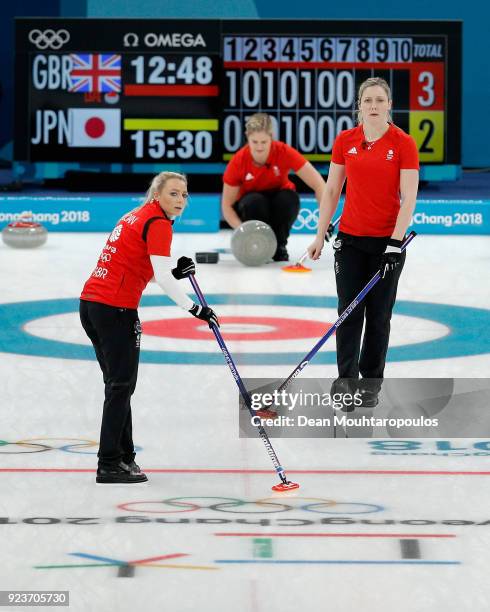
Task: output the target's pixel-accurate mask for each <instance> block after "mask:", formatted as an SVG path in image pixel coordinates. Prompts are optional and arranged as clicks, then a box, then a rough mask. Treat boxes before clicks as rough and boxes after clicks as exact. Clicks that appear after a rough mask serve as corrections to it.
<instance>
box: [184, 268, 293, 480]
mask: <svg viewBox="0 0 490 612" xmlns="http://www.w3.org/2000/svg"><path fill="white" fill-rule="evenodd" d="M189 280H190V282H191V285H192V288H193V289H194V291H195V293H196V295H197V297H198V299H199V302H200V303H201V306H204V307H207V302H206V298H205V297H204V294H203V293H202V291H201V289H200V287H199V285H198V283H197V281H196V279H195V278H194V275H191V276H189ZM211 329H212V330H213V333H214V337H215V338H216V341H217V342H218V344H219V347H220V349H221V351H222V353H223V355H224V356H225V360H226V363H227V364H228V367H229V368H230V370H231V373H232V374H233V378H234V379H235V382H236V384H237V386H238V389H239V390H240V393H241V394H242V397H243V399H244V400H245V404H246V406H247V408H248V410H249V412H250V414H251V416H255V413H254V411H253V409H252V400H251V398H250V394H249V393H248V391H247V389H246V388H245V385H244V384H243V381H242V379H241V377H240V375H239V374H238V370H237V368H236V365H235V362H234V361H233V358H232V356H231V355H230V352H229V350H228V348H227V346H226V344H225V341H224V340H223V337H222V335H221V333H220V331H219V329H218V328H217V327H216V326H215V325H213V326H212V327H211ZM257 429H258V432H259V435H260V437H261V438H262V441H263V442H264V444H265V447H266V450H267V454H268V455H269V457H270V458H271V460H272V463H273V464H274V468H275V470H276V472H277V473H278V475H279V477H280V478H281V480H282V481H283V482H284V483H285V482H286V481H287V479H286V473H285V471H284V469H283V468H282V466H281V464H280V461H279V458H278V456H277V454H276V452H275V450H274V448H273V446H272V444H271V441H270V440H269V436H268V435H267V432H266V431H265V429H264V428H263V427H262V425H259V426H258V427H257Z"/></svg>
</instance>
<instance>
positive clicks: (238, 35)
mask: <svg viewBox="0 0 490 612" xmlns="http://www.w3.org/2000/svg"><path fill="white" fill-rule="evenodd" d="M371 76H381V77H383V78H384V79H386V80H387V81H388V83H389V85H390V87H391V89H392V94H393V113H392V115H393V120H394V123H395V124H397V125H398V126H400V127H401V128H402V129H404V130H405V131H406V132H408V133H410V134H411V135H412V136H413V137H414V139H415V141H416V143H417V146H418V149H419V153H420V160H421V162H422V163H423V164H425V165H441V164H448V165H459V164H460V157H461V155H460V148H461V134H460V131H461V125H460V122H461V98H460V96H461V94H460V91H461V22H456V21H453V22H446V21H321V20H318V21H314V20H311V21H310V20H308V21H301V20H294V21H289V20H276V21H267V20H242V21H230V20H154V19H152V20H129V19H118V20H105V19H93V20H87V19H79V20H78V19H59V20H52V19H49V20H47V19H17V20H16V96H17V97H16V105H15V106H16V117H15V147H14V159H15V160H16V161H19V162H20V161H22V162H65V163H69V162H78V163H80V164H83V163H85V162H90V163H91V164H93V163H100V164H107V163H110V164H130V165H131V168H132V169H133V170H134V171H137V170H138V168H139V167H141V168H148V164H153V165H154V164H158V166H159V167H160V166H161V165H164V164H165V165H167V166H168V167H172V168H181V169H183V170H185V171H192V168H195V167H196V166H197V165H200V166H202V168H207V169H208V170H209V171H210V172H213V171H216V170H217V169H218V170H219V169H221V170H222V167H223V164H224V162H226V161H227V160H229V159H230V158H231V157H232V155H233V154H234V153H235V152H236V151H237V150H238V149H239V148H240V147H241V146H242V145H243V143H244V125H245V120H246V118H247V117H248V116H250V115H251V114H253V113H256V112H267V113H268V114H270V115H271V116H272V118H273V123H274V127H275V136H276V137H277V138H279V139H280V140H283V141H285V142H287V143H289V144H290V145H292V146H294V147H295V148H296V149H298V150H299V151H300V152H301V153H302V154H303V155H304V156H305V157H306V158H307V159H309V160H311V161H312V162H314V163H315V162H316V163H319V164H321V163H322V162H323V163H324V162H327V161H328V160H329V159H330V157H331V152H332V146H333V142H334V139H335V137H336V135H337V134H338V133H339V132H340V131H341V130H345V129H349V128H351V127H353V126H354V125H355V117H356V108H357V99H356V98H357V89H358V87H359V85H360V83H361V82H362V81H364V80H365V79H366V78H368V77H371ZM204 163H205V164H206V165H203V164H204ZM140 165H141V166H140Z"/></svg>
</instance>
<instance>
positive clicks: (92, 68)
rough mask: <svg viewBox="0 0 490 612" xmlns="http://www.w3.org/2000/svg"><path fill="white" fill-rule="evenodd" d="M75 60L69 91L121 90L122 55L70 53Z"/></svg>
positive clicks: (103, 91) (102, 91) (104, 91)
mask: <svg viewBox="0 0 490 612" xmlns="http://www.w3.org/2000/svg"><path fill="white" fill-rule="evenodd" d="M70 57H71V60H72V62H73V65H72V69H71V71H70V80H71V85H70V88H69V90H68V91H70V92H76V93H84V92H100V93H106V92H110V91H115V92H117V93H119V92H120V91H121V56H120V55H103V54H100V55H94V54H74V53H71V54H70Z"/></svg>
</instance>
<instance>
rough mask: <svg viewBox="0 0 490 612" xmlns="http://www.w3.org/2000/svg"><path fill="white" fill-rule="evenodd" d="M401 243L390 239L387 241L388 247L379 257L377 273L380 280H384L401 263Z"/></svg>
mask: <svg viewBox="0 0 490 612" xmlns="http://www.w3.org/2000/svg"><path fill="white" fill-rule="evenodd" d="M402 244H403V243H402V241H401V240H394V239H393V238H390V239H389V240H388V246H387V247H386V251H385V252H384V253H383V255H381V262H380V264H379V273H380V274H381V278H385V276H386V275H387V274H389V273H390V272H393V271H394V270H396V268H398V266H399V265H400V264H401V262H402V249H401V247H402Z"/></svg>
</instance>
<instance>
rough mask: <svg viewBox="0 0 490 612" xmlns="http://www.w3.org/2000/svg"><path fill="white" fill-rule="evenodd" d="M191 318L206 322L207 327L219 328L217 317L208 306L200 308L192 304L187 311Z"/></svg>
mask: <svg viewBox="0 0 490 612" xmlns="http://www.w3.org/2000/svg"><path fill="white" fill-rule="evenodd" d="M189 312H190V313H191V315H192V316H193V317H196V319H201V321H206V323H207V324H208V325H209V327H212V326H213V325H216V326H217V327H219V321H218V317H217V316H216V313H215V312H214V310H212V309H211V308H209V307H208V306H200V305H199V304H194V305H193V306H192V307H191V309H190V310H189Z"/></svg>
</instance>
